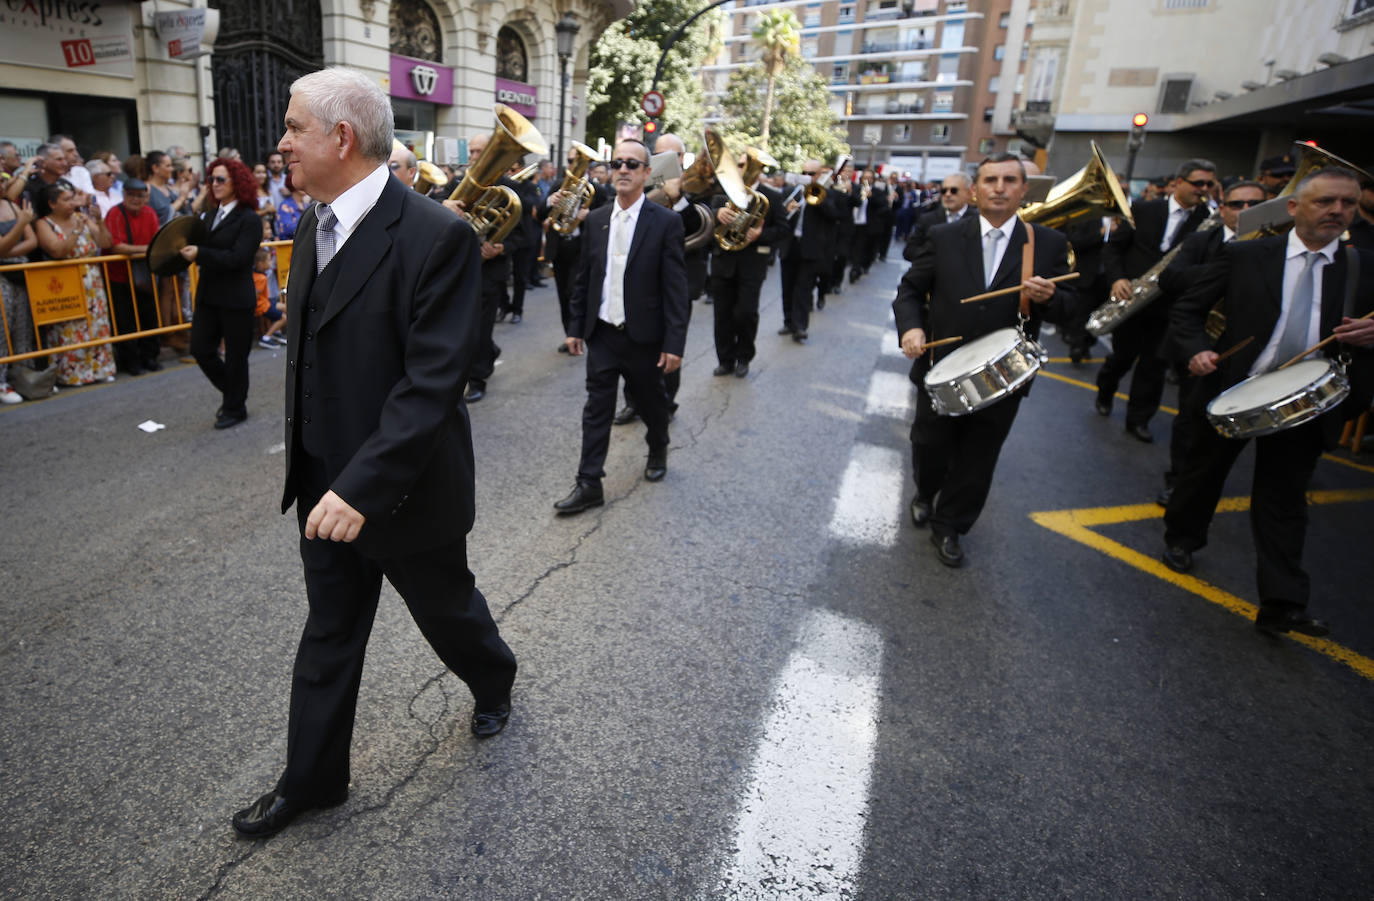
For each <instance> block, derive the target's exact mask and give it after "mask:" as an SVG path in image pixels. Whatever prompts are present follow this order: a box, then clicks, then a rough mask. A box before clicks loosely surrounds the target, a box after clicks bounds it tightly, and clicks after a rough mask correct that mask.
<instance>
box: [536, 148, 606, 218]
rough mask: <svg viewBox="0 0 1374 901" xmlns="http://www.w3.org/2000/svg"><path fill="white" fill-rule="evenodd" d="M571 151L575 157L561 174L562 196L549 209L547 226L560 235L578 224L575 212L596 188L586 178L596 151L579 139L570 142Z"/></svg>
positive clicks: (588, 199)
mask: <svg viewBox="0 0 1374 901" xmlns="http://www.w3.org/2000/svg"><path fill="white" fill-rule="evenodd" d="M572 150H573V153H575V154H576V155H577V159H576V160H575V161H574V162H573V163H572V164H571V165H569V166H568V169H567V172H565V173H564V175H563V184H562V185H561V186H560V187H559V189H558V191H559V193H561V194H562V195H563V196H562V197H560V198H559V200H558V203H557V204H556V205H555V206H553V207H552V208H550V209H549V214H548V219H549V226H550V227H551V228H552V229H553V230H554V231H556V232H558V233H559V234H560V235H570V234H572V233H573V232H574V231H576V230H577V226H578V225H579V222H578V219H577V214H578V212H579V211H580V210H581V209H582V207H583V206H585V205H587V204H589V203H591V202H592V197H593V196H594V195H595V194H596V189H595V188H593V187H592V183H591V182H590V181H588V180H587V169H589V168H590V167H591V165H592V163H594V162H596V161H597V160H598V159H600V157H599V156H598V155H597V153H596V151H595V150H593V149H592V148H590V147H588V146H587V145H586V144H583V143H582V142H581V141H573V142H572Z"/></svg>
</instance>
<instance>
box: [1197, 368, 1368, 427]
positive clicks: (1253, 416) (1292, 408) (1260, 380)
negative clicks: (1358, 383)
mask: <svg viewBox="0 0 1374 901" xmlns="http://www.w3.org/2000/svg"><path fill="white" fill-rule="evenodd" d="M1349 393H1350V381H1349V380H1348V379H1346V377H1345V371H1344V369H1343V367H1341V366H1340V365H1339V364H1337V363H1333V362H1332V361H1330V360H1303V361H1301V362H1299V363H1294V364H1293V365H1292V366H1289V367H1288V368H1287V369H1276V370H1274V371H1273V372H1265V373H1261V374H1260V375H1255V376H1251V377H1250V378H1248V379H1246V380H1245V381H1243V382H1239V383H1237V384H1235V385H1232V386H1231V387H1230V388H1227V389H1226V390H1225V391H1223V392H1221V393H1220V394H1218V395H1217V396H1216V397H1214V398H1213V399H1212V402H1211V403H1210V404H1208V405H1207V419H1208V421H1210V422H1211V423H1212V427H1213V428H1215V429H1216V430H1217V431H1218V432H1220V433H1221V434H1222V435H1224V436H1226V437H1227V438H1258V437H1260V436H1261V435H1272V434H1274V433H1275V432H1281V431H1283V430H1284V429H1291V428H1293V427H1294V426H1298V425H1302V424H1303V423H1304V422H1308V421H1309V420H1312V419H1315V418H1316V417H1318V416H1320V415H1322V414H1323V413H1325V412H1326V411H1327V410H1330V409H1332V408H1333V407H1335V406H1337V405H1339V404H1340V402H1341V401H1343V400H1345V397H1346V395H1347V394H1349Z"/></svg>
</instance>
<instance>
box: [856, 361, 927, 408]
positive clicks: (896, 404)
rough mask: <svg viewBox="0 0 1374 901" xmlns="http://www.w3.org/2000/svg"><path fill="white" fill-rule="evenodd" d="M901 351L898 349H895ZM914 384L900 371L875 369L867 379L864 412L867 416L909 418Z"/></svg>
mask: <svg viewBox="0 0 1374 901" xmlns="http://www.w3.org/2000/svg"><path fill="white" fill-rule="evenodd" d="M897 352H898V353H901V350H900V349H899V350H898V351H897ZM915 393H916V386H915V385H913V384H911V379H909V378H907V376H906V374H905V373H902V372H884V371H883V370H881V369H879V370H875V371H874V373H873V378H871V379H869V380H868V397H867V399H866V400H865V401H864V412H865V413H867V414H868V415H869V416H891V417H892V418H894V419H906V420H910V419H911V412H912V409H913V406H912V405H913V404H914V403H915V401H914V395H915Z"/></svg>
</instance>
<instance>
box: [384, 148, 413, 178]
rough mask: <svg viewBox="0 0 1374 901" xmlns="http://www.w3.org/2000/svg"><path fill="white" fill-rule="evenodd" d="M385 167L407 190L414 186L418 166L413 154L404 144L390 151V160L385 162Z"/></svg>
mask: <svg viewBox="0 0 1374 901" xmlns="http://www.w3.org/2000/svg"><path fill="white" fill-rule="evenodd" d="M387 166H388V167H389V168H390V169H391V174H392V175H394V176H396V178H397V179H398V180H399V181H400V182H401V184H403V185H405V186H406V187H407V188H409V187H413V186H414V185H415V176H416V175H417V174H418V173H419V171H420V164H419V161H418V160H416V159H415V154H414V153H413V152H411V150H410V149H409V148H408V147H406V146H405V145H404V144H402V145H401V146H399V147H396V148H394V149H393V150H392V151H391V159H389V160H388V161H387Z"/></svg>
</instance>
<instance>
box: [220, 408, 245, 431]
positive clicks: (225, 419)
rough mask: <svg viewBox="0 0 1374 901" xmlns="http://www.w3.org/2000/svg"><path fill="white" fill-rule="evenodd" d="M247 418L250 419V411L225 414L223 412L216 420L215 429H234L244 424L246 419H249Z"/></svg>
mask: <svg viewBox="0 0 1374 901" xmlns="http://www.w3.org/2000/svg"><path fill="white" fill-rule="evenodd" d="M247 418H248V411H247V410H245V411H243V412H242V413H223V412H221V413H220V414H219V415H218V416H217V417H216V418H215V428H217V429H232V428H233V427H234V426H236V425H238V424H239V423H240V422H243V421H244V420H245V419H247Z"/></svg>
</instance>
